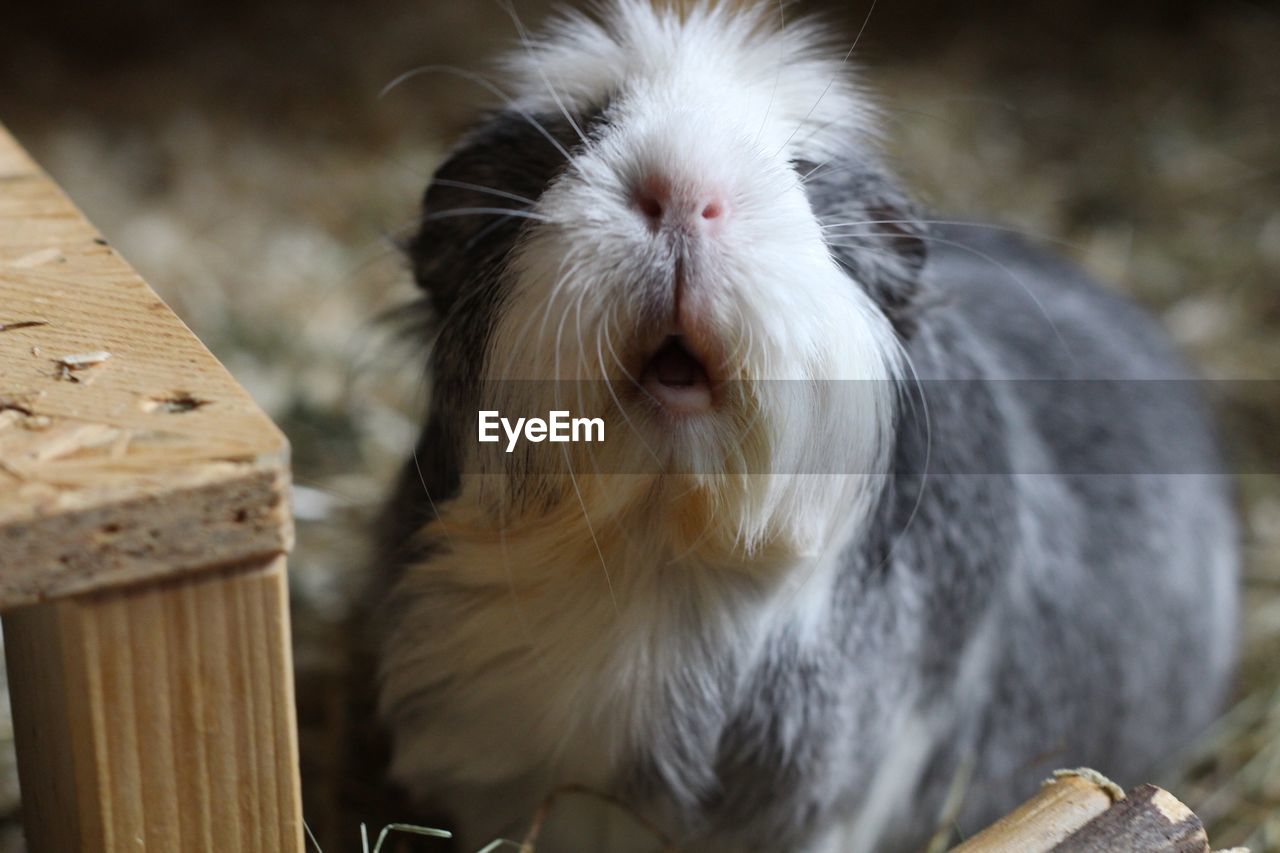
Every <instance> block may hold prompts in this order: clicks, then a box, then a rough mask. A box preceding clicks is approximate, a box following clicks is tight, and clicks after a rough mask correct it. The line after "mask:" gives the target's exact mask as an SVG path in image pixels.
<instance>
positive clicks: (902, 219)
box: [801, 162, 928, 338]
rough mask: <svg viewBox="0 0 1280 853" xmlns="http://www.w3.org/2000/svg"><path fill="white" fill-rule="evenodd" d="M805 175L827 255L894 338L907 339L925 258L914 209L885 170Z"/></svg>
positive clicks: (834, 169) (824, 170)
mask: <svg viewBox="0 0 1280 853" xmlns="http://www.w3.org/2000/svg"><path fill="white" fill-rule="evenodd" d="M801 174H805V173H804V172H802V173H801ZM808 174H809V178H808V179H807V180H806V181H805V192H806V193H807V194H808V196H809V203H810V205H811V206H812V208H813V212H814V214H815V215H816V216H817V217H818V221H819V223H820V224H821V225H822V226H823V228H824V235H825V238H826V240H827V244H828V246H829V247H830V249H831V253H832V255H833V256H834V257H835V258H836V260H837V261H839V262H840V264H841V265H842V266H843V267H844V268H845V269H846V270H848V272H849V276H850V278H852V279H853V280H854V281H855V282H857V283H858V284H860V285H861V286H862V287H863V288H864V289H865V290H866V291H867V293H868V295H870V296H871V298H872V299H873V300H875V302H876V304H877V305H878V306H880V310H881V311H883V312H884V314H885V316H886V317H888V318H889V321H890V322H891V323H892V324H893V327H894V329H895V330H896V331H897V332H898V334H899V335H900V336H901V337H903V338H907V337H910V336H911V335H912V333H913V332H914V331H915V315H916V311H915V309H916V306H917V302H918V296H919V292H920V276H921V271H922V270H923V269H924V265H925V262H926V261H927V260H928V251H927V249H926V245H925V243H926V238H927V229H926V227H925V224H924V223H923V222H921V220H920V218H919V216H918V215H917V214H916V209H915V205H914V204H913V203H912V202H911V200H910V199H908V198H907V196H906V194H904V193H903V192H902V191H901V190H899V189H898V187H897V185H896V184H895V183H894V182H893V180H892V179H891V178H890V177H889V176H888V175H887V174H886V173H885V172H883V171H882V170H880V169H879V168H876V167H874V166H869V165H868V164H866V163H864V162H855V163H854V164H853V165H849V164H844V165H840V164H830V165H819V166H816V167H814V169H813V170H812V171H811V172H809V173H808Z"/></svg>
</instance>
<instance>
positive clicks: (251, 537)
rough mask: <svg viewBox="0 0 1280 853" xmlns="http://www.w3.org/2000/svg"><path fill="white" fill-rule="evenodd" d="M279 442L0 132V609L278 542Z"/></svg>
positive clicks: (283, 496)
mask: <svg viewBox="0 0 1280 853" xmlns="http://www.w3.org/2000/svg"><path fill="white" fill-rule="evenodd" d="M287 490H288V444H287V442H286V441H285V439H284V436H283V435H282V434H281V433H280V431H279V430H278V429H276V427H275V426H274V425H273V424H272V423H271V421H270V420H269V419H268V418H267V417H266V416H265V415H263V414H262V412H261V411H260V410H259V409H258V408H257V407H256V406H255V405H254V403H253V401H252V400H251V399H250V398H249V397H248V395H247V394H246V393H245V392H244V391H243V390H242V389H241V388H240V387H239V386H238V385H237V384H236V383H235V380H234V379H232V377H231V376H230V374H228V373H227V371H226V370H225V369H224V368H223V367H222V366H221V365H220V364H219V363H218V361H217V360H216V359H215V358H214V357H213V356H212V355H211V354H210V353H209V351H208V350H207V349H205V347H204V346H203V345H202V344H201V343H200V342H199V341H198V340H197V339H196V338H195V336H194V335H192V334H191V332H190V331H189V330H188V329H187V327H186V326H185V325H183V323H182V321H181V320H179V319H178V318H177V317H176V316H175V315H174V314H173V312H172V311H170V310H169V308H168V307H167V306H166V305H165V304H164V303H163V302H162V301H161V300H160V299H159V297H157V296H156V294H155V293H154V292H153V291H152V290H151V289H150V288H149V287H148V286H147V285H146V283H145V282H143V281H142V279H141V278H139V277H138V275H137V274H136V273H135V272H134V271H133V269H132V268H130V267H129V265H128V264H127V263H125V261H124V260H123V259H122V258H121V257H120V256H119V255H118V254H117V253H116V252H115V251H114V250H113V249H112V248H111V247H110V246H108V245H107V244H106V242H105V241H104V240H103V239H102V238H101V236H100V235H99V234H98V232H97V231H96V230H95V229H94V228H93V226H91V225H90V224H89V223H88V222H87V221H86V220H85V219H84V217H83V216H81V215H80V213H79V211H77V210H76V208H75V207H74V205H72V204H71V202H70V201H69V200H68V199H67V198H66V196H64V195H63V193H62V192H61V191H60V190H59V189H58V188H57V186H56V185H54V183H53V182H52V181H50V180H49V178H48V177H47V176H45V175H44V173H43V172H41V171H40V169H39V168H38V167H37V166H36V165H35V163H34V162H32V160H31V159H30V158H29V157H28V156H27V155H26V154H25V153H24V152H23V151H22V150H21V149H20V148H19V147H18V145H17V144H16V143H15V142H14V140H13V139H12V137H10V136H9V135H8V134H7V133H6V132H5V131H4V130H3V128H0V608H5V607H12V606H15V605H19V604H25V603H29V602H32V601H38V600H43V599H46V598H51V597H56V596H60V595H68V594H75V593H80V592H84V591H87V590H93V589H98V588H102V587H106V586H111V585H115V584H120V583H133V582H136V581H139V580H143V579H146V578H155V577H164V576H169V575H173V574H180V573H182V572H185V571H190V570H194V569H200V568H206V567H208V566H210V565H218V564H232V563H238V562H243V561H245V560H249V559H253V558H259V557H266V556H269V555H271V554H276V553H280V552H282V551H284V550H287V548H288V547H289V544H290V537H291V535H292V532H291V526H290V516H289V512H288V506H287V503H288V502H287Z"/></svg>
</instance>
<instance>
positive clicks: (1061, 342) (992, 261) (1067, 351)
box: [833, 232, 1076, 361]
mask: <svg viewBox="0 0 1280 853" xmlns="http://www.w3.org/2000/svg"><path fill="white" fill-rule="evenodd" d="M844 236H847V237H891V238H892V237H901V236H902V235H901V234H895V233H890V232H864V233H852V234H846V235H844ZM916 236H917V237H918V238H920V239H921V240H931V241H933V242H935V243H941V244H942V245H944V246H951V247H953V248H956V249H960V250H962V251H965V252H969V253H970V254H972V255H974V256H975V257H978V258H981V259H982V260H984V261H986V262H987V263H989V264H991V265H992V266H995V267H997V268H999V269H1000V270H1001V271H1003V272H1004V274H1005V275H1007V276H1008V277H1009V279H1010V280H1011V281H1012V282H1013V283H1014V284H1016V285H1018V286H1019V287H1020V288H1022V290H1023V291H1024V292H1025V293H1026V294H1027V298H1028V299H1030V300H1031V301H1032V302H1033V303H1034V304H1035V306H1036V308H1037V309H1038V310H1039V311H1040V314H1041V316H1043V317H1044V320H1045V322H1046V323H1048V324H1049V328H1050V329H1052V330H1053V334H1054V337H1056V338H1057V339H1058V344H1059V346H1061V347H1062V351H1063V353H1065V354H1066V356H1067V358H1069V359H1071V360H1072V361H1075V360H1076V358H1075V353H1074V352H1073V351H1072V350H1071V347H1069V346H1067V340H1066V338H1064V337H1063V336H1062V332H1061V331H1060V330H1059V329H1058V324H1057V323H1055V322H1054V321H1053V318H1052V317H1050V316H1049V311H1048V309H1046V308H1045V307H1044V303H1043V302H1041V301H1040V298H1039V297H1038V296H1036V295H1035V293H1034V292H1032V290H1031V288H1030V287H1029V286H1027V283H1026V282H1025V281H1023V280H1022V277H1021V276H1018V275H1017V274H1015V273H1014V271H1013V270H1011V269H1010V268H1009V267H1008V266H1007V265H1005V264H1003V263H1001V262H1000V261H999V260H997V259H996V258H993V257H992V256H991V255H988V254H987V253H986V252H983V251H980V250H978V249H975V248H973V247H972V246H968V245H965V244H964V243H961V242H958V241H956V240H947V239H944V238H942V237H935V236H934V235H932V234H917V235H916ZM833 245H845V246H848V247H851V248H861V247H860V246H859V245H858V244H857V243H856V242H855V243H842V244H833Z"/></svg>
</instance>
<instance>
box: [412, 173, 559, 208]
mask: <svg viewBox="0 0 1280 853" xmlns="http://www.w3.org/2000/svg"><path fill="white" fill-rule="evenodd" d="M432 183H433V184H439V185H440V186H442V187H457V188H458V189H461V190H472V191H474V192H478V193H487V194H489V195H496V196H498V197H499V198H509V199H511V200H512V201H522V202H524V203H525V204H537V202H535V201H534V200H533V199H531V198H526V197H525V196H522V195H516V194H515V193H509V192H507V191H506V190H497V189H494V188H493V187H485V186H481V185H480V184H469V183H467V182H466V181H455V180H453V179H452V178H435V179H434V180H432Z"/></svg>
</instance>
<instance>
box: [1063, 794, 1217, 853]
mask: <svg viewBox="0 0 1280 853" xmlns="http://www.w3.org/2000/svg"><path fill="white" fill-rule="evenodd" d="M1096 850H1117V851H1122V850H1140V851H1143V853H1209V836H1208V835H1207V834H1206V833H1205V831H1204V825H1203V824H1202V823H1201V822H1200V818H1198V817H1196V815H1195V813H1194V812H1192V811H1191V809H1189V808H1187V807H1186V806H1185V805H1183V804H1182V803H1181V802H1180V801H1179V800H1178V799H1177V798H1176V797H1174V796H1173V795H1172V794H1170V793H1169V792H1168V791H1166V790H1164V789H1163V788H1157V787H1156V786H1155V785H1140V786H1138V787H1137V788H1134V789H1133V790H1132V791H1130V792H1129V796H1127V797H1126V798H1125V799H1124V800H1123V801H1122V802H1119V803H1116V804H1115V805H1113V806H1112V807H1111V808H1109V809H1107V810H1106V811H1105V812H1103V813H1102V814H1100V815H1098V816H1097V817H1095V818H1094V819H1093V820H1091V821H1089V822H1088V823H1087V824H1085V825H1084V826H1083V827H1081V828H1080V829H1078V830H1076V831H1075V832H1073V833H1071V835H1069V836H1067V837H1066V838H1064V839H1063V840H1062V842H1061V843H1059V844H1058V845H1057V846H1056V847H1054V848H1053V853H1091V851H1096Z"/></svg>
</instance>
